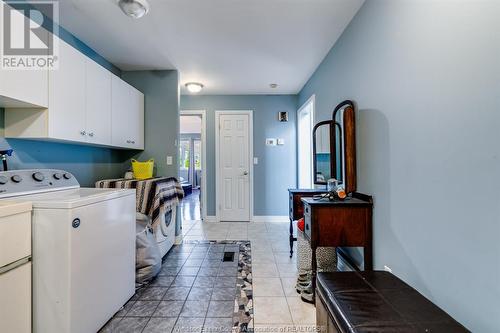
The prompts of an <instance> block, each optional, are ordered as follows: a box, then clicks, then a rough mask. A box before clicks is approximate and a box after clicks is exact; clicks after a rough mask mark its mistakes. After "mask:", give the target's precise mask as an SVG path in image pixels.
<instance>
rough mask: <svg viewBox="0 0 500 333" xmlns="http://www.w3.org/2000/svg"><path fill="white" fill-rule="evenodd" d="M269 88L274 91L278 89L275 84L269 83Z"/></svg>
mask: <svg viewBox="0 0 500 333" xmlns="http://www.w3.org/2000/svg"><path fill="white" fill-rule="evenodd" d="M269 87H271V89H276V88H278V84H277V83H271V84H270V85H269Z"/></svg>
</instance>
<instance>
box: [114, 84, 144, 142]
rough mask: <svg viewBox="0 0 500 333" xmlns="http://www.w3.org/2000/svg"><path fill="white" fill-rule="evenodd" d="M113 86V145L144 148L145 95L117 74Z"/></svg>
mask: <svg viewBox="0 0 500 333" xmlns="http://www.w3.org/2000/svg"><path fill="white" fill-rule="evenodd" d="M111 86H112V92H111V95H112V117H111V123H112V129H111V133H112V139H111V143H112V145H113V146H121V147H127V148H133V149H144V95H143V94H142V93H141V92H140V91H138V90H137V89H135V88H134V87H132V86H131V85H129V84H128V83H126V82H124V81H123V80H121V79H120V78H118V77H116V76H113V79H112V84H111Z"/></svg>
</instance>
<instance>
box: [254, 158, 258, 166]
mask: <svg viewBox="0 0 500 333" xmlns="http://www.w3.org/2000/svg"><path fill="white" fill-rule="evenodd" d="M253 164H255V165H257V164H259V158H258V157H254V158H253Z"/></svg>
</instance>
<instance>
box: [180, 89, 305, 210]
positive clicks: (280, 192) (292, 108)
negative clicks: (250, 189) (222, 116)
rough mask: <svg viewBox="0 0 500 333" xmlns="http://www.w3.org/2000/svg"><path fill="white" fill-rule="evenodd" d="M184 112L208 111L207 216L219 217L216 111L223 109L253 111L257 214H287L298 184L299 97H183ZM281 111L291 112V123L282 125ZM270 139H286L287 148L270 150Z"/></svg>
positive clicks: (255, 202)
mask: <svg viewBox="0 0 500 333" xmlns="http://www.w3.org/2000/svg"><path fill="white" fill-rule="evenodd" d="M180 109H181V110H206V112H207V120H206V126H207V172H206V175H207V194H208V195H207V201H208V202H207V215H212V216H213V215H215V111H223V110H253V129H254V140H253V145H254V156H255V157H258V158H259V164H258V165H254V215H258V216H266V215H287V212H288V194H287V189H288V188H289V187H295V185H296V176H295V174H296V144H295V143H296V138H295V115H296V110H297V97H296V96H291V95H272V96H267V95H258V96H257V95H245V96H236V95H231V96H193V95H186V96H184V95H183V96H181V106H180ZM278 111H288V112H289V121H288V122H283V123H280V122H278V120H277V119H278ZM266 138H284V139H285V145H284V146H276V147H266V146H265V139H266Z"/></svg>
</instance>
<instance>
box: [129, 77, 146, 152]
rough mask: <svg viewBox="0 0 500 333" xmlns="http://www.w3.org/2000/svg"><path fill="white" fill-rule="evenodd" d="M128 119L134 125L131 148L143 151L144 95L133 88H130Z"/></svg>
mask: <svg viewBox="0 0 500 333" xmlns="http://www.w3.org/2000/svg"><path fill="white" fill-rule="evenodd" d="M130 89H131V93H130V97H131V103H130V114H131V117H130V119H131V120H132V124H131V125H134V127H133V129H132V138H131V139H132V146H133V147H134V148H136V149H144V94H143V93H141V92H140V91H139V90H137V89H135V88H134V87H130Z"/></svg>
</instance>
